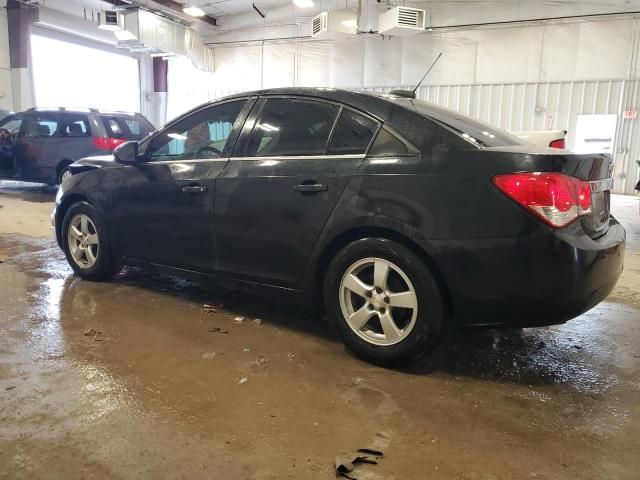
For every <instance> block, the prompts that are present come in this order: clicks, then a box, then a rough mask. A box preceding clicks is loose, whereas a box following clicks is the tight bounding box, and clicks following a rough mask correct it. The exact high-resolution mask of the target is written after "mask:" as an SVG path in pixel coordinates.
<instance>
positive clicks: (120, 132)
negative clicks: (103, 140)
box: [102, 115, 153, 140]
mask: <svg viewBox="0 0 640 480" xmlns="http://www.w3.org/2000/svg"><path fill="white" fill-rule="evenodd" d="M102 123H103V124H104V127H105V128H106V129H107V135H108V136H109V137H111V138H121V139H123V140H140V139H141V138H144V137H146V136H147V135H148V134H149V133H151V132H152V131H153V126H152V125H151V124H150V123H149V121H148V120H147V119H145V118H144V117H140V116H136V117H125V116H116V115H113V116H109V115H102Z"/></svg>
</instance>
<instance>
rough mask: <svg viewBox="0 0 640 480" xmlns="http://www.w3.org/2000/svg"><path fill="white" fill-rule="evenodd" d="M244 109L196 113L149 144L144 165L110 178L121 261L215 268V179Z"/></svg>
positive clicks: (236, 104)
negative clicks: (122, 257)
mask: <svg viewBox="0 0 640 480" xmlns="http://www.w3.org/2000/svg"><path fill="white" fill-rule="evenodd" d="M249 109H250V105H249V101H248V100H247V99H241V100H233V101H229V102H226V103H221V104H217V105H213V106H210V107H207V108H203V109H201V110H198V111H197V112H195V113H192V114H190V115H188V116H186V117H184V118H182V119H180V120H179V121H177V122H175V123H173V124H170V125H169V126H167V127H166V128H165V129H163V130H162V131H160V132H159V133H158V134H157V135H156V136H155V137H154V138H152V139H151V141H150V144H149V147H148V148H147V151H146V152H144V154H145V156H146V161H144V162H141V163H137V164H134V165H131V166H128V167H123V168H117V169H113V170H112V171H111V172H110V175H112V176H110V177H109V181H110V182H111V183H112V185H113V187H112V195H113V196H112V199H113V206H112V208H111V209H110V210H109V212H108V214H109V215H110V219H111V220H112V224H113V225H114V226H116V227H117V229H118V231H117V233H116V238H117V240H116V241H117V242H118V247H119V248H118V250H119V251H121V252H122V253H123V254H124V256H126V257H129V258H133V259H136V260H142V261H145V262H149V263H156V264H161V265H167V266H171V267H177V268H182V269H187V270H195V271H199V272H210V271H211V270H213V267H214V263H215V244H214V234H213V232H214V223H213V198H214V191H215V181H216V178H217V176H218V174H219V173H220V172H221V171H222V169H223V167H224V165H225V163H226V162H227V160H228V156H229V154H230V152H231V150H232V149H233V144H234V141H235V139H236V138H237V135H238V131H239V129H240V127H241V125H242V123H243V122H244V119H245V118H246V115H247V113H248V110H249Z"/></svg>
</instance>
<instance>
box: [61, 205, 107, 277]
mask: <svg viewBox="0 0 640 480" xmlns="http://www.w3.org/2000/svg"><path fill="white" fill-rule="evenodd" d="M67 240H68V242H69V252H70V253H71V256H72V257H73V260H74V262H75V263H76V265H78V266H79V267H80V268H82V269H88V268H91V267H93V266H94V265H95V263H96V261H97V259H98V254H99V252H100V241H99V239H98V230H97V229H96V226H95V224H94V223H93V221H92V220H91V219H90V218H89V217H88V216H87V215H85V214H83V213H79V214H78V215H75V216H74V217H73V218H72V219H71V222H69V230H68V233H67Z"/></svg>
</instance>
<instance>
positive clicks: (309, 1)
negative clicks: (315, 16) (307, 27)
mask: <svg viewBox="0 0 640 480" xmlns="http://www.w3.org/2000/svg"><path fill="white" fill-rule="evenodd" d="M293 4H294V5H295V6H296V7H299V8H311V7H313V6H314V4H313V0H293Z"/></svg>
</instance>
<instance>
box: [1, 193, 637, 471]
mask: <svg viewBox="0 0 640 480" xmlns="http://www.w3.org/2000/svg"><path fill="white" fill-rule="evenodd" d="M53 195H54V192H52V191H49V190H46V189H45V190H42V189H38V188H36V187H25V186H22V185H7V184H4V185H0V205H2V207H0V217H1V218H0V228H1V229H4V230H0V261H1V262H2V263H0V332H1V335H0V478H10V479H40V478H42V479H45V478H46V479H76V478H84V479H107V478H109V479H111V478H116V479H134V478H135V479H138V478H154V479H161V478H162V479H164V478H167V479H173V478H176V479H177V478H185V479H186V478H188V479H200V478H203V479H204V478H208V479H284V478H304V479H316V478H318V479H324V478H334V476H335V475H334V473H333V459H334V457H335V456H336V455H338V454H340V453H342V452H347V451H353V450H354V449H357V448H361V447H366V446H369V445H371V444H372V443H374V444H376V445H378V446H381V447H382V448H383V450H384V453H385V457H384V458H383V459H381V460H380V463H379V464H378V465H365V466H362V467H358V469H357V472H356V476H357V478H359V479H365V480H366V479H394V478H395V479H399V480H400V479H427V478H428V479H464V480H490V479H519V480H520V479H530V478H531V479H533V478H535V479H616V480H623V479H625V480H626V479H629V480H637V479H639V478H640V473H639V472H640V456H639V455H638V453H639V451H640V218H639V217H638V200H637V199H636V198H633V197H619V196H615V197H614V198H613V211H614V214H616V215H617V217H618V218H619V219H620V220H621V221H622V222H623V223H624V225H625V227H626V229H627V232H628V250H627V256H626V259H625V262H626V264H625V272H624V274H623V276H622V277H621V279H620V282H619V284H618V286H617V287H616V289H615V290H614V292H613V293H612V294H611V295H610V297H609V298H608V299H607V301H605V302H603V303H602V304H600V305H599V306H598V307H596V308H594V309H593V310H591V311H590V312H588V313H586V314H584V315H582V316H581V317H579V318H577V319H575V320H573V321H571V322H569V323H567V324H565V325H562V326H558V327H550V328H543V329H525V330H513V331H512V330H504V331H499V332H497V331H479V330H473V331H455V332H452V333H451V335H450V336H449V337H448V338H447V339H446V341H445V343H444V345H443V346H442V348H440V349H439V350H438V351H437V352H436V355H435V356H434V358H433V359H431V360H430V361H428V362H425V363H422V364H419V365H416V366H413V367H411V368H409V369H404V370H385V369H381V368H377V367H374V366H372V365H369V364H366V363H364V362H362V361H360V360H358V359H356V358H354V357H353V356H352V355H350V354H349V353H348V352H346V351H345V349H344V348H343V347H342V345H341V344H340V342H339V341H337V340H336V338H335V337H334V335H333V334H332V332H331V331H330V329H329V328H328V327H327V326H326V324H325V323H324V322H323V320H322V319H321V318H317V317H316V316H313V315H311V314H307V313H303V312H300V311H299V310H297V309H295V308H291V307H286V306H282V305H273V304H270V303H269V302H267V301H265V300H263V299H259V298H254V297H251V296H247V295H239V294H233V293H228V292H224V291H222V290H214V289H211V288H209V287H207V286H206V285H198V284H195V283H192V282H189V281H187V280H183V279H180V278H175V277H165V276H158V275H152V274H149V273H146V272H144V271H140V270H126V271H125V272H123V274H121V275H120V276H119V277H118V278H117V279H116V280H115V281H113V282H111V283H89V282H85V281H81V280H79V279H78V278H76V277H74V276H73V275H72V272H71V270H70V268H69V267H68V266H67V264H66V261H65V259H64V257H63V255H62V253H61V252H60V251H59V250H58V249H57V247H56V245H55V241H54V240H53V238H52V236H51V232H50V230H49V226H48V224H47V223H46V222H47V221H48V216H45V217H44V220H45V222H44V223H43V222H40V220H42V218H40V217H41V216H43V215H45V213H44V212H43V211H42V209H43V208H44V207H46V210H47V212H48V210H49V209H50V207H51V205H50V204H49V203H48V202H50V201H52V200H53ZM9 209H10V210H11V215H12V216H13V217H12V218H22V219H27V220H28V221H29V223H28V224H27V225H26V226H24V227H23V226H16V225H14V224H11V226H10V228H8V229H7V228H6V225H7V224H8V223H9V222H8V221H7V217H6V215H7V211H8V210H9ZM204 303H222V304H224V306H223V307H222V308H219V309H218V311H217V312H213V313H207V312H206V311H205V309H204V308H203V304H204ZM240 318H242V319H243V320H242V321H239V320H240ZM256 318H258V319H260V320H261V322H256V321H255V319H256ZM224 332H226V333H224Z"/></svg>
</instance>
